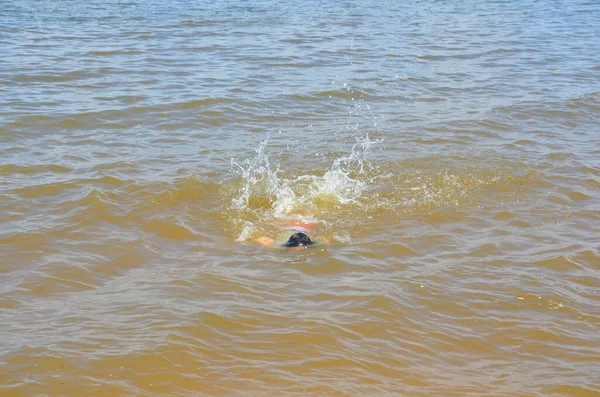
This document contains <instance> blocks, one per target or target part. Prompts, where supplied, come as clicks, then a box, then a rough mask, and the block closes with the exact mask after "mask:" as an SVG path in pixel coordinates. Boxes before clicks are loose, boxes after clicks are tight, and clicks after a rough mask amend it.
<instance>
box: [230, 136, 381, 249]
mask: <svg viewBox="0 0 600 397" xmlns="http://www.w3.org/2000/svg"><path fill="white" fill-rule="evenodd" d="M377 142H378V141H374V140H371V139H370V138H369V136H368V135H366V136H364V137H362V138H357V140H356V143H355V144H354V145H353V147H352V149H351V151H350V153H349V154H347V155H345V156H342V157H339V158H337V159H335V160H334V161H333V163H332V165H331V167H330V168H329V169H327V170H326V171H324V172H323V170H319V169H313V170H301V171H299V170H289V171H288V170H282V169H281V168H280V166H279V165H277V166H272V165H271V159H270V156H269V155H268V153H267V149H268V141H263V142H261V143H260V145H259V147H258V148H257V149H256V155H255V156H253V157H251V158H249V159H246V160H244V161H243V162H238V161H237V160H232V161H231V165H232V169H233V171H234V172H235V173H237V174H238V175H239V176H240V177H241V178H240V179H241V183H240V185H239V188H238V191H237V193H236V194H235V195H234V197H233V198H232V200H231V205H230V210H232V211H233V212H234V213H235V214H236V217H237V220H236V224H237V225H236V226H237V228H238V230H241V232H239V236H238V238H237V239H238V240H240V241H245V240H248V239H250V238H251V237H252V236H254V235H255V234H257V233H260V232H261V229H268V228H273V227H274V226H273V225H275V224H276V222H277V220H282V219H286V218H290V217H293V218H296V219H301V220H304V221H308V222H322V223H326V219H327V215H328V213H329V212H331V211H332V210H333V209H336V208H339V207H343V206H349V205H359V206H360V205H361V204H360V200H359V198H360V197H361V195H362V194H363V193H364V192H365V191H366V190H367V189H368V188H369V183H368V182H367V178H366V171H367V170H369V169H370V168H371V165H370V164H369V162H368V160H367V156H368V154H369V151H370V149H371V147H372V146H373V145H374V144H375V143H377Z"/></svg>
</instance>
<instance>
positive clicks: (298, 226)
mask: <svg viewBox="0 0 600 397" xmlns="http://www.w3.org/2000/svg"><path fill="white" fill-rule="evenodd" d="M284 230H288V231H293V234H292V235H291V236H290V237H289V239H288V240H287V241H286V242H285V243H284V244H282V245H281V246H282V247H286V248H294V247H307V246H309V245H312V244H314V241H312V240H311V239H310V237H309V236H308V232H310V231H312V230H313V228H312V226H311V225H309V224H306V223H301V222H299V221H294V222H292V223H291V224H289V222H288V225H286V226H285V227H284ZM256 242H257V243H259V244H261V245H273V244H275V240H274V239H272V238H270V237H264V236H263V237H260V238H258V239H256Z"/></svg>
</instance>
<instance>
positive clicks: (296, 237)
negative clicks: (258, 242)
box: [283, 232, 314, 247]
mask: <svg viewBox="0 0 600 397" xmlns="http://www.w3.org/2000/svg"><path fill="white" fill-rule="evenodd" d="M311 244H314V243H313V242H312V240H311V239H310V237H308V234H306V233H302V232H296V233H294V234H292V235H291V236H290V238H289V239H288V241H287V242H286V243H285V244H283V246H284V247H303V246H306V245H311Z"/></svg>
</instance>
